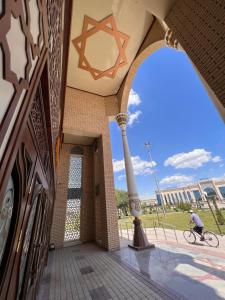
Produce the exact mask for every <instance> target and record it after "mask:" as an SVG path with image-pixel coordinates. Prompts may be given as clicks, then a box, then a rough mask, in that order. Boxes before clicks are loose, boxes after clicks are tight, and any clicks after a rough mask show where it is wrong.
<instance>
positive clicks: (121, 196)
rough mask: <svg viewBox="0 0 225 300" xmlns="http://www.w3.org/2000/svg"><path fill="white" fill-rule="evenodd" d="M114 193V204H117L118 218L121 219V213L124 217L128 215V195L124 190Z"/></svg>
mask: <svg viewBox="0 0 225 300" xmlns="http://www.w3.org/2000/svg"><path fill="white" fill-rule="evenodd" d="M115 193H116V203H117V211H118V215H119V217H121V212H122V214H123V215H124V216H128V214H129V199H128V193H127V191H124V190H117V189H116V190H115Z"/></svg>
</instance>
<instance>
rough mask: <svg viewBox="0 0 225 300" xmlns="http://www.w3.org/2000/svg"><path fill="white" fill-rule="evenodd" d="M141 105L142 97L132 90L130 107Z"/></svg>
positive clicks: (129, 99)
mask: <svg viewBox="0 0 225 300" xmlns="http://www.w3.org/2000/svg"><path fill="white" fill-rule="evenodd" d="M139 104H141V98H140V96H139V95H138V93H136V92H135V91H134V90H133V89H131V90H130V94H129V98H128V107H129V106H131V105H135V106H138V105H139Z"/></svg>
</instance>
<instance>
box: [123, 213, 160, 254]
mask: <svg viewBox="0 0 225 300" xmlns="http://www.w3.org/2000/svg"><path fill="white" fill-rule="evenodd" d="M133 223H134V239H133V245H128V247H130V248H132V249H135V250H137V251H139V250H145V249H149V248H154V247H155V245H154V244H150V243H149V242H148V240H147V237H146V235H145V233H144V230H143V228H142V226H141V220H140V219H138V218H137V217H135V219H134V221H133Z"/></svg>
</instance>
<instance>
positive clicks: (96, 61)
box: [67, 0, 173, 96]
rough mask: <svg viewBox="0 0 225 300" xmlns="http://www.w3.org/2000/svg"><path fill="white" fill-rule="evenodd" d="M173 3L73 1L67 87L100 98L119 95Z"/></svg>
mask: <svg viewBox="0 0 225 300" xmlns="http://www.w3.org/2000/svg"><path fill="white" fill-rule="evenodd" d="M172 2H173V1H172V0H148V1H147V0H104V1H103V0H74V1H73V10H72V20H71V32H70V45H69V58H68V73H67V86H70V87H72V88H76V89H80V90H84V91H87V92H91V93H95V94H98V95H101V96H109V95H114V94H116V93H117V92H118V90H119V88H120V86H121V84H122V82H123V80H124V78H125V76H126V74H127V72H128V70H129V68H130V66H131V64H132V62H133V60H134V58H135V56H136V55H137V52H138V50H139V48H140V47H141V44H142V42H143V40H144V38H145V36H146V34H147V33H148V32H149V29H150V28H151V25H152V24H153V21H154V17H153V15H152V13H151V7H152V11H153V12H154V13H157V14H159V13H160V12H161V15H164V14H166V11H168V9H169V5H172Z"/></svg>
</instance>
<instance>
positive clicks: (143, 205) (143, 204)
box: [141, 202, 147, 215]
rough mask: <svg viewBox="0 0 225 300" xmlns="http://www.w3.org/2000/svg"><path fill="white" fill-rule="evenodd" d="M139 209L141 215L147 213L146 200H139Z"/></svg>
mask: <svg viewBox="0 0 225 300" xmlns="http://www.w3.org/2000/svg"><path fill="white" fill-rule="evenodd" d="M141 210H142V213H143V215H145V214H146V213H147V206H146V202H141Z"/></svg>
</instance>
